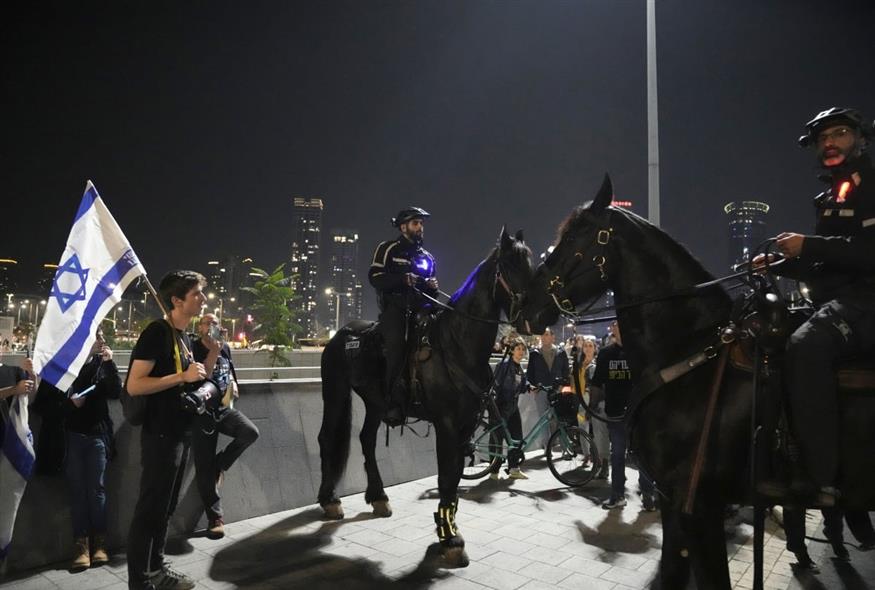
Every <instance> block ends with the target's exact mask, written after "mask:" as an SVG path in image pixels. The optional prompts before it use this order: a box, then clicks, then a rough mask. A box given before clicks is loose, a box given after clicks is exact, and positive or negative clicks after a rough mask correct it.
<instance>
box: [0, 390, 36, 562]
mask: <svg viewBox="0 0 875 590" xmlns="http://www.w3.org/2000/svg"><path fill="white" fill-rule="evenodd" d="M0 426H2V438H0V441H2V442H0V444H2V445H3V446H2V447H0V561H2V560H3V559H4V558H5V557H6V555H7V554H8V553H9V545H10V544H11V543H12V530H13V529H14V528H15V514H16V513H17V512H18V505H19V504H20V503H21V497H22V496H23V495H24V488H25V486H26V485H27V480H28V479H30V474H31V473H33V464H34V462H35V461H36V454H35V453H34V451H33V434H32V433H31V431H30V427H28V425H27V396H26V395H17V396H15V397H13V398H12V405H11V406H10V408H9V412H8V414H7V411H6V402H0Z"/></svg>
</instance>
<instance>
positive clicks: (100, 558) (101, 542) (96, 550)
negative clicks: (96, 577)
mask: <svg viewBox="0 0 875 590" xmlns="http://www.w3.org/2000/svg"><path fill="white" fill-rule="evenodd" d="M106 563H109V555H108V554H107V552H106V535H94V538H93V539H92V540H91V567H100V566H101V565H104V564H106Z"/></svg>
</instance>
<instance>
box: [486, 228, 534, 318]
mask: <svg viewBox="0 0 875 590" xmlns="http://www.w3.org/2000/svg"><path fill="white" fill-rule="evenodd" d="M495 260H496V273H495V290H494V293H495V299H496V301H497V302H498V303H499V305H501V308H502V310H503V311H504V313H505V315H506V316H507V318H508V320H510V321H511V322H512V323H514V324H517V322H518V319H519V317H520V306H521V304H522V301H523V298H524V295H525V289H526V287H527V286H528V285H529V283H531V281H532V277H533V275H534V272H535V267H534V264H533V263H532V251H531V250H530V249H529V247H528V246H526V243H525V241H524V240H523V232H522V230H519V231H518V232H517V233H516V235H514V236H511V235H510V234H509V233H507V230H506V229H505V228H504V227H502V228H501V234H500V235H499V237H498V246H497V247H496V249H495ZM519 327H520V326H517V328H519Z"/></svg>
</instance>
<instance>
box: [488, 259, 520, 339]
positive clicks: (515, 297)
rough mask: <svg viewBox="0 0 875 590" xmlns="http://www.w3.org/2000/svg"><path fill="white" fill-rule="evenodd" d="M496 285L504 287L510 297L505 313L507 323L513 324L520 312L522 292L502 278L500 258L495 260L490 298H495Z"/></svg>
mask: <svg viewBox="0 0 875 590" xmlns="http://www.w3.org/2000/svg"><path fill="white" fill-rule="evenodd" d="M498 285H501V288H502V289H504V292H505V293H507V296H508V297H509V298H510V309H509V310H508V313H507V323H508V324H509V325H511V326H513V325H514V324H515V323H516V321H517V319H518V318H519V317H520V313H522V310H523V306H522V301H523V293H522V292H520V293H517V292H516V291H514V290H513V289H512V288H511V286H510V283H508V282H507V279H505V278H504V273H503V272H502V270H501V259H497V260H496V261H495V283H493V285H492V298H493V299H495V293H496V291H497V290H498Z"/></svg>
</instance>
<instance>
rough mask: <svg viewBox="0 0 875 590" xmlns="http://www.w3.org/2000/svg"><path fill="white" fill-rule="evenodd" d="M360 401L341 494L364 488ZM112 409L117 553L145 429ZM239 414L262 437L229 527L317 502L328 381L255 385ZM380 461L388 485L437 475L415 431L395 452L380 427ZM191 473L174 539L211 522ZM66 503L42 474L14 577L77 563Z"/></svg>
mask: <svg viewBox="0 0 875 590" xmlns="http://www.w3.org/2000/svg"><path fill="white" fill-rule="evenodd" d="M353 399H354V400H355V402H354V405H353V430H352V436H353V437H354V438H353V441H352V443H353V444H352V445H351V453H350V459H349V463H348V468H347V474H346V476H345V478H344V479H343V481H342V482H341V485H340V487H339V488H338V493H339V494H340V495H346V494H351V493H356V492H360V491H363V490H364V489H365V487H366V480H365V474H364V469H363V467H362V465H363V458H362V455H361V447H360V445H359V443H358V431H359V430H360V429H361V424H362V421H363V418H364V406H363V405H362V403H361V401H360V400H359V398H358V396H356V395H353ZM111 407H112V413H113V420H114V421H115V423H116V441H117V447H118V456H117V457H116V459H115V460H114V461H113V462H112V463H111V464H110V466H109V468H108V470H107V478H106V487H107V497H108V501H107V504H108V513H109V514H108V516H109V531H108V533H109V543H110V545H111V546H112V547H114V548H118V547H120V546H122V545H123V544H124V543H125V542H126V536H127V530H128V525H129V523H130V519H131V516H132V514H133V509H134V503H135V502H136V498H137V492H138V489H139V479H140V462H139V454H140V444H139V431H140V428H139V427H132V426H130V425H129V424H127V423H126V422H124V419H123V418H122V416H121V408H120V407H119V405H118V404H117V403H114V404H112V405H111ZM238 408H239V409H240V410H241V411H243V412H244V413H245V414H246V415H247V416H249V417H250V418H251V419H252V420H253V422H255V424H256V425H257V426H258V428H259V430H260V431H261V436H260V438H259V439H258V441H256V443H255V444H254V445H253V446H252V447H250V448H249V449H248V450H247V451H246V452H245V453H244V454H243V456H242V457H241V458H240V460H239V461H238V462H237V463H236V464H235V465H234V466H233V467H232V469H231V470H230V471H229V472H228V474H227V476H226V479H225V484H224V487H223V488H222V500H223V508H224V510H225V516H226V521H227V522H234V521H237V520H242V519H246V518H252V517H255V516H260V515H263V514H268V513H271V512H277V511H282V510H288V509H290V508H296V507H299V506H306V505H308V504H313V503H315V502H316V493H317V491H318V487H319V483H320V467H319V445H318V442H317V436H318V434H319V429H320V427H321V423H322V397H321V384H320V381H319V380H318V379H308V380H298V381H296V382H279V383H276V382H274V383H270V382H262V383H247V384H244V385H243V386H242V390H241V399H240V403H239V405H238ZM31 425H32V427H33V429H34V434H35V436H38V434H39V426H40V424H39V417H36V416H34V417H33V418H32V424H31ZM422 430H423V431H424V427H423V429H422ZM227 440H228V439H226V438H224V437H222V439H221V440H220V441H219V444H220V445H224V444H226V443H227ZM377 457H378V460H379V463H380V469H381V473H382V476H383V481H384V483H385V485H387V486H388V485H392V484H396V483H401V482H405V481H410V480H414V479H420V478H422V477H426V476H429V475H433V474H435V473H436V472H437V468H436V460H435V454H434V436H433V434H432V436H430V437H429V438H424V439H421V438H417V437H416V436H411V434H410V433H407V434H406V435H405V436H404V437H403V439H400V440H399V435H398V430H397V429H395V430H393V431H391V432H390V447H386V446H385V436H384V431H383V430H382V429H381V431H380V436H379V439H378V445H377ZM193 475H194V469H193V464H192V461H189V464H188V467H187V469H186V475H185V480H184V482H183V486H182V492H181V493H180V502H179V508H178V509H177V511H176V514H175V515H174V517H173V519H172V521H171V534H175V533H184V532H190V531H192V530H195V529H196V528H198V527H202V526H204V524H205V522H204V520H205V519H204V518H203V510H202V507H201V503H200V497H199V495H198V493H197V489H196V486H195V485H194V482H193ZM68 504H69V502H68V493H67V484H66V480H65V479H64V478H63V477H46V476H34V478H33V479H32V480H31V481H30V483H29V484H28V486H27V490H26V492H25V495H24V498H23V500H22V505H21V508H20V509H19V512H18V518H17V520H16V523H15V533H14V536H13V539H14V540H13V543H12V548H11V551H10V555H9V558H8V565H9V568H10V570H20V569H27V568H31V567H36V566H40V565H43V564H47V563H53V562H56V561H60V560H66V559H67V558H68V557H69V556H70V554H71V549H72V548H71V544H72V530H71V524H70V510H69V505H68Z"/></svg>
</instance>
